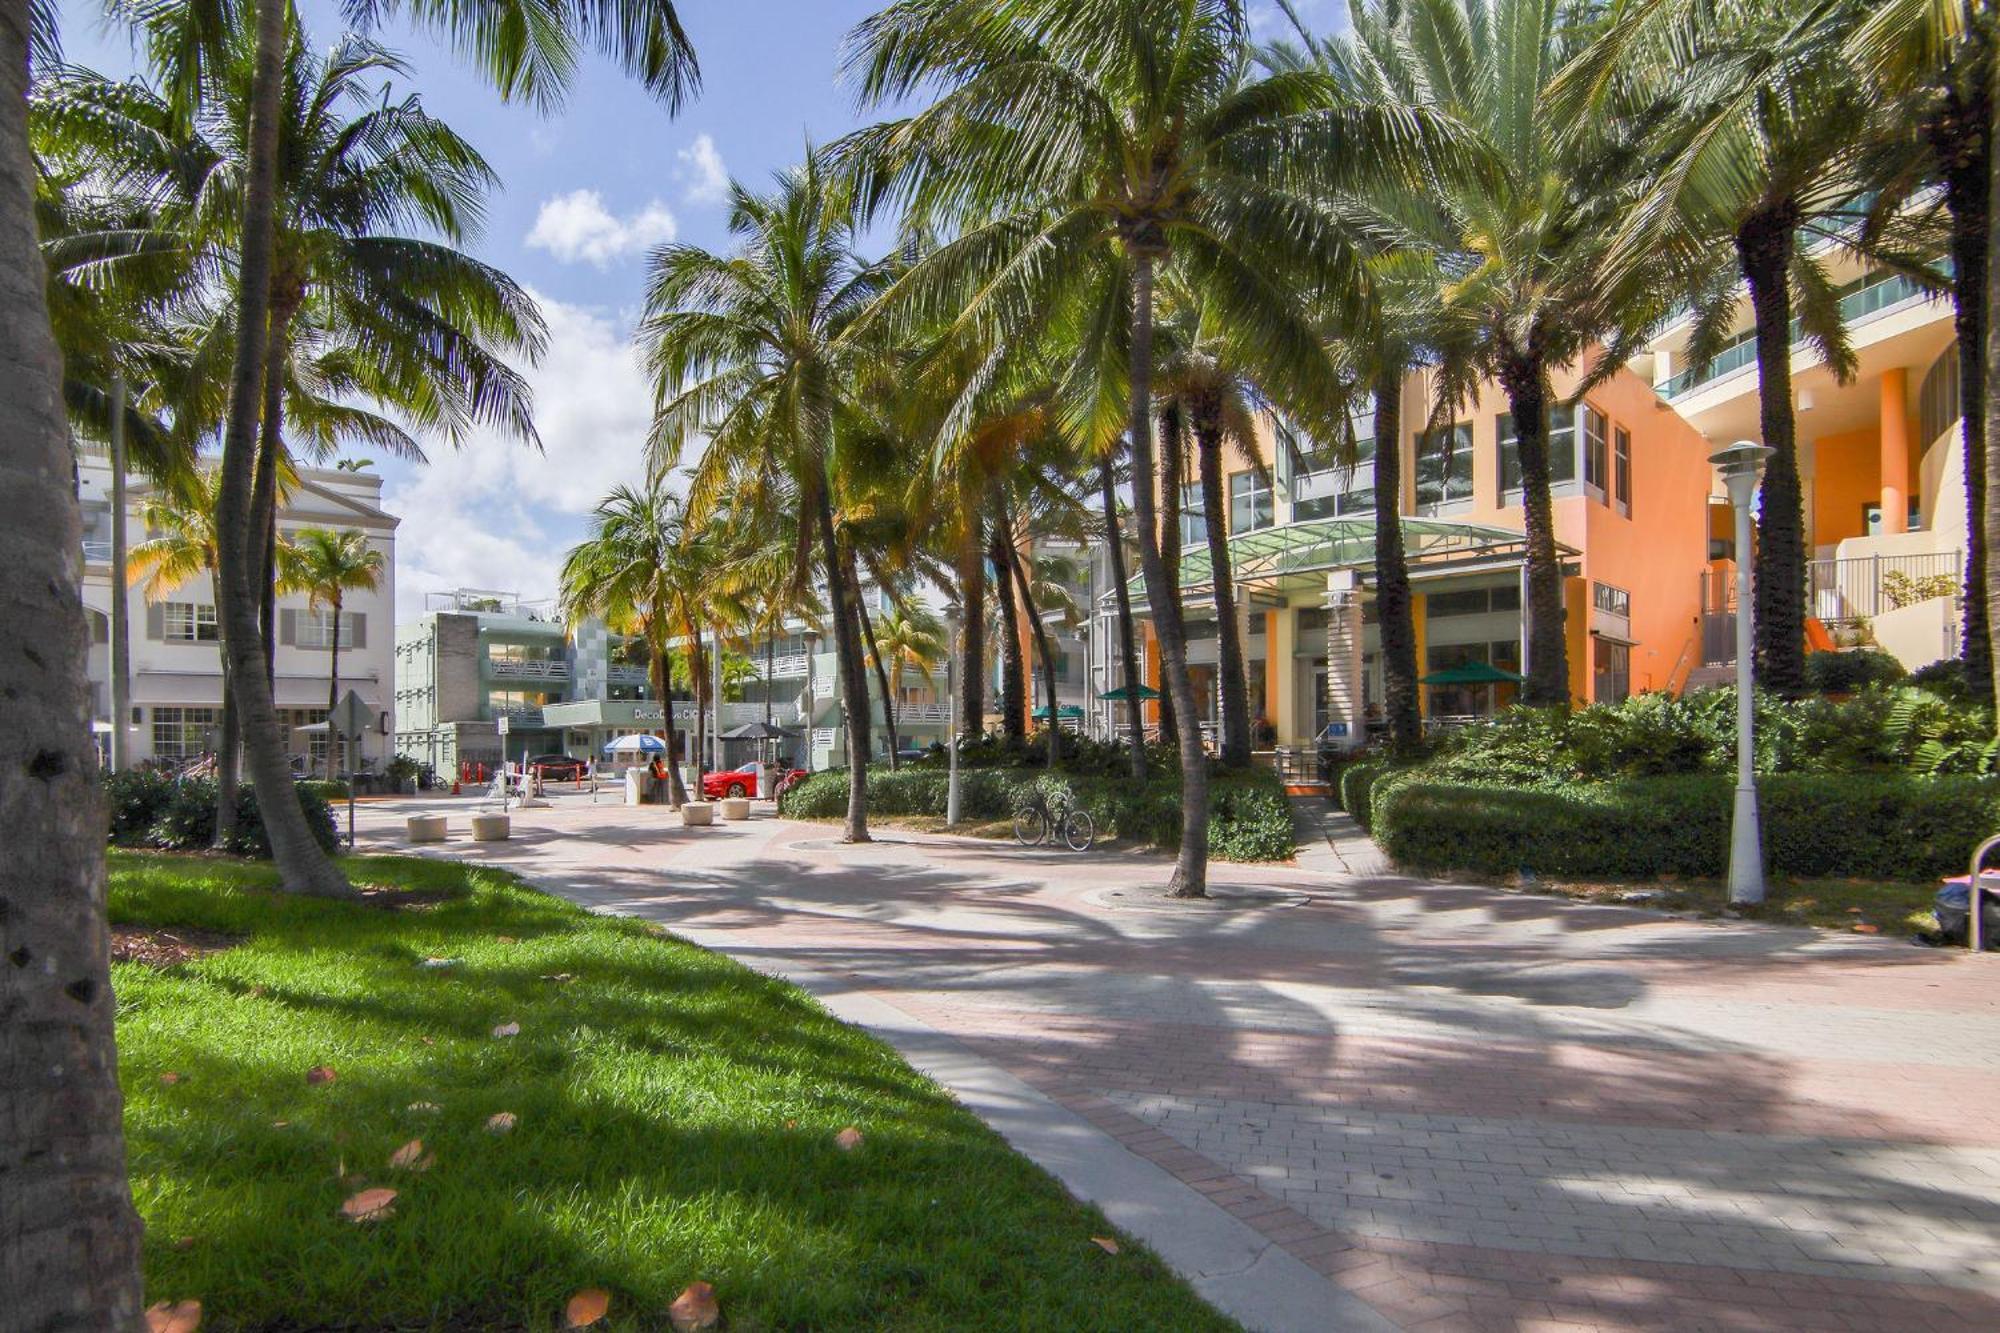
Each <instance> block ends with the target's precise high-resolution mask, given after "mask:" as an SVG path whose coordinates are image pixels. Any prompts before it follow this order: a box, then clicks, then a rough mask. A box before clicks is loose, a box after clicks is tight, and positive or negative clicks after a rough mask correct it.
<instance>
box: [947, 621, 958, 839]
mask: <svg viewBox="0 0 2000 1333" xmlns="http://www.w3.org/2000/svg"><path fill="white" fill-rule="evenodd" d="M959 614H960V613H959V607H958V603H957V602H953V603H951V604H950V605H949V606H947V607H945V609H944V623H945V632H946V643H945V650H944V683H945V709H946V711H947V712H948V713H949V716H948V717H947V718H946V719H945V721H946V723H947V724H948V725H947V729H946V732H945V734H946V735H947V736H948V737H950V742H949V743H950V745H951V749H950V752H949V753H948V754H947V755H946V757H945V770H946V773H947V774H948V776H947V777H946V779H945V789H944V790H945V796H944V825H945V827H946V828H957V827H958V813H959V811H958V676H957V671H958V620H959Z"/></svg>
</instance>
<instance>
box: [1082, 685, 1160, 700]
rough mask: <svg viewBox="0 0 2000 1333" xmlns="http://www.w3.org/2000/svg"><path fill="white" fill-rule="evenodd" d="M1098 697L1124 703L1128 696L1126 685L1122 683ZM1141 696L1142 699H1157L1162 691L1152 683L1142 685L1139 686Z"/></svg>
mask: <svg viewBox="0 0 2000 1333" xmlns="http://www.w3.org/2000/svg"><path fill="white" fill-rule="evenodd" d="M1097 697H1098V698H1100V699H1109V700H1110V701H1111V702H1112V703H1124V702H1125V698H1126V695H1125V687H1124V686H1123V685H1120V686H1119V687H1118V688H1117V689H1115V690H1106V691H1104V693H1102V694H1100V695H1098V696H1097ZM1139 697H1140V698H1141V699H1157V698H1159V697H1160V692H1159V691H1158V690H1156V689H1154V688H1153V687H1152V686H1151V685H1141V686H1140V687H1139Z"/></svg>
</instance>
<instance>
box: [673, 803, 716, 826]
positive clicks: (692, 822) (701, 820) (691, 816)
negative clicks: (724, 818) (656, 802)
mask: <svg viewBox="0 0 2000 1333" xmlns="http://www.w3.org/2000/svg"><path fill="white" fill-rule="evenodd" d="M714 822H715V807H714V806H713V805H710V804H709V803H708V802H707V801H688V802H686V803H685V804H683V805H682V806H681V823H682V824H683V825H684V826H685V827H687V828H707V827H708V826H709V825H711V824H713V823H714Z"/></svg>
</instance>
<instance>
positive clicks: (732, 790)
mask: <svg viewBox="0 0 2000 1333" xmlns="http://www.w3.org/2000/svg"><path fill="white" fill-rule="evenodd" d="M757 771H758V766H757V765H756V764H755V763H749V764H745V765H743V767H741V768H732V769H729V770H727V771H726V772H722V773H704V774H703V775H702V779H701V794H702V798H703V799H704V800H709V801H719V800H721V799H722V798H723V797H725V796H755V795H756V794H757ZM795 775H796V776H795ZM805 775H806V771H805V770H804V769H803V768H794V769H791V770H789V771H787V772H784V773H780V774H779V775H778V785H779V786H780V787H783V786H785V785H787V784H789V783H792V782H796V781H797V780H798V779H799V778H803V777H804V776H805Z"/></svg>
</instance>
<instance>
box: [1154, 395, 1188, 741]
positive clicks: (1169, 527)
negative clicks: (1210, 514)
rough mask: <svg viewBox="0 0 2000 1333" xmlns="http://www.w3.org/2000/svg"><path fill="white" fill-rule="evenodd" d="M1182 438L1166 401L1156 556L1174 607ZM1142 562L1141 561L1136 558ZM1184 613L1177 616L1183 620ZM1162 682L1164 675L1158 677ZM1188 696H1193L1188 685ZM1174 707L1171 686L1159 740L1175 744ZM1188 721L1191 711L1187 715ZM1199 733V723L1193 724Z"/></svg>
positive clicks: (1177, 417) (1175, 410) (1164, 697)
mask: <svg viewBox="0 0 2000 1333" xmlns="http://www.w3.org/2000/svg"><path fill="white" fill-rule="evenodd" d="M1186 448H1187V444H1186V440H1185V438H1184V437H1183V436H1182V434H1181V412H1180V406H1179V404H1177V403H1172V402H1169V403H1168V404H1167V405H1166V406H1165V407H1163V408H1161V409H1160V472H1161V480H1160V515H1161V516H1160V535H1159V541H1160V558H1161V559H1162V560H1163V561H1164V562H1165V563H1166V568H1167V581H1168V582H1169V583H1170V584H1172V585H1173V598H1174V609H1175V610H1176V611H1177V612H1179V611H1180V607H1181V600H1180V598H1181V513H1182V510H1183V509H1185V508H1186V505H1185V499H1186V491H1187V488H1186V484H1185V483H1184V482H1183V480H1182V477H1183V475H1184V472H1185V468H1184V465H1183V460H1184V459H1185V458H1186ZM1140 563H1141V564H1142V565H1143V564H1144V561H1141V562H1140ZM1186 619H1187V618H1186V616H1185V615H1184V614H1183V615H1182V617H1181V620H1182V624H1186ZM1153 626H1154V628H1155V629H1156V630H1157V629H1158V628H1159V617H1157V616H1155V617H1154V618H1153ZM1161 683H1162V684H1165V683H1166V682H1165V680H1164V678H1163V679H1162V681H1161ZM1188 697H1190V698H1192V697H1194V691H1193V687H1192V685H1190V687H1189V690H1188ZM1178 711H1179V710H1177V709H1176V708H1175V707H1174V695H1173V692H1172V691H1171V690H1162V691H1161V692H1160V740H1161V741H1162V742H1163V743H1165V744H1167V745H1178V744H1180V739H1181V726H1180V723H1181V719H1180V718H1179V717H1178V716H1177V713H1178ZM1189 721H1190V722H1191V723H1192V721H1193V715H1192V714H1190V715H1189ZM1195 734H1196V735H1200V734H1201V730H1200V727H1199V726H1197V727H1196V728H1195Z"/></svg>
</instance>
